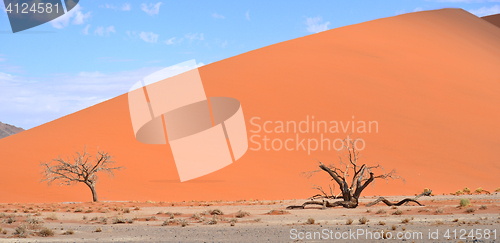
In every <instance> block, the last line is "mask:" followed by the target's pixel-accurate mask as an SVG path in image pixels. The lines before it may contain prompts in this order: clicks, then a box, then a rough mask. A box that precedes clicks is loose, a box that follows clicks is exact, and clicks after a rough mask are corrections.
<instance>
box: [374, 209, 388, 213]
mask: <svg viewBox="0 0 500 243" xmlns="http://www.w3.org/2000/svg"><path fill="white" fill-rule="evenodd" d="M385 213H387V212H386V211H385V210H383V209H379V210H378V211H377V212H376V214H385Z"/></svg>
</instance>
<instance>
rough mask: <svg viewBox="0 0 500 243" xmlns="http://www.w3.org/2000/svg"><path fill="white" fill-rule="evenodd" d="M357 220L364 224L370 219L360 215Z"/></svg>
mask: <svg viewBox="0 0 500 243" xmlns="http://www.w3.org/2000/svg"><path fill="white" fill-rule="evenodd" d="M358 221H359V223H360V224H366V223H368V221H370V220H368V219H366V217H361V218H360V219H359V220H358Z"/></svg>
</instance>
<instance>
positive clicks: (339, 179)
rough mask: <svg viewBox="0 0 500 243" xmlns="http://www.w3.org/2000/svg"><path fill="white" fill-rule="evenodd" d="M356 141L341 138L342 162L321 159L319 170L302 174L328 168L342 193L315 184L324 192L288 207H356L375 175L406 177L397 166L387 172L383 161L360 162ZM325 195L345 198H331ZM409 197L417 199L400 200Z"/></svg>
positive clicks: (394, 177)
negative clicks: (336, 162) (328, 162)
mask: <svg viewBox="0 0 500 243" xmlns="http://www.w3.org/2000/svg"><path fill="white" fill-rule="evenodd" d="M357 142H358V139H354V140H353V139H350V138H349V136H348V137H347V138H346V139H344V140H342V149H341V150H340V151H339V153H340V154H339V159H340V164H339V165H335V164H330V165H328V166H326V165H324V164H323V163H322V162H321V161H319V169H318V170H315V171H309V172H304V173H303V175H305V177H307V178H310V177H311V176H313V175H314V174H316V173H317V172H320V171H325V172H326V173H328V174H329V175H330V176H331V177H332V180H333V181H335V183H336V184H337V185H338V186H339V187H340V193H339V194H338V195H337V196H335V195H334V194H333V189H332V188H331V187H330V193H331V195H327V194H326V193H325V192H324V191H323V189H322V188H321V187H320V186H315V187H313V188H314V189H317V190H319V191H320V192H321V194H317V195H314V196H313V197H311V201H307V202H305V203H304V204H302V205H300V206H289V207H288V209H294V208H304V207H305V206H306V205H322V206H323V208H325V207H337V206H342V207H345V208H356V207H357V206H358V200H359V197H360V196H361V192H363V190H364V189H365V188H366V187H367V186H368V185H369V184H370V183H372V182H374V180H375V179H384V180H386V181H387V180H389V179H401V180H403V182H404V179H403V178H402V177H400V176H398V175H396V171H395V170H392V171H390V172H389V173H386V172H385V170H384V168H383V167H382V166H380V165H375V166H368V165H366V164H360V163H359V159H360V153H359V151H357V150H356V143H357ZM342 155H344V157H345V158H347V162H344V160H343V158H342ZM375 170H377V171H380V174H378V175H375V172H374V171H375ZM349 183H350V184H349ZM317 198H322V199H323V200H322V201H315V200H314V199H317ZM324 199H342V200H339V201H335V202H330V201H328V200H324ZM408 201H414V200H413V199H405V200H403V201H402V202H400V203H401V204H403V203H405V202H408ZM415 202H416V201H415ZM389 203H390V202H389ZM417 203H418V202H417ZM386 204H387V203H386ZM391 204H392V203H391ZM398 204H399V203H398ZM418 204H419V203H418ZM419 205H420V204H419Z"/></svg>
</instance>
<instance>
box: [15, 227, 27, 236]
mask: <svg viewBox="0 0 500 243" xmlns="http://www.w3.org/2000/svg"><path fill="white" fill-rule="evenodd" d="M14 235H15V236H17V237H20V238H26V237H27V236H28V228H27V227H26V225H25V224H20V225H19V226H17V228H15V229H14Z"/></svg>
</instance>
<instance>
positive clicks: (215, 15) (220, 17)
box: [212, 13, 226, 19]
mask: <svg viewBox="0 0 500 243" xmlns="http://www.w3.org/2000/svg"><path fill="white" fill-rule="evenodd" d="M212 17H214V18H216V19H225V18H226V17H224V16H223V15H220V14H217V13H213V14H212Z"/></svg>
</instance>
